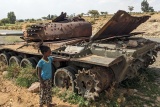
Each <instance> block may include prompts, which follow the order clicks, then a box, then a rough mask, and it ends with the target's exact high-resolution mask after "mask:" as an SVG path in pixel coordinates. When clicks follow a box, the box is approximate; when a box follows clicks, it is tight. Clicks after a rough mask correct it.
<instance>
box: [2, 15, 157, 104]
mask: <svg viewBox="0 0 160 107" xmlns="http://www.w3.org/2000/svg"><path fill="white" fill-rule="evenodd" d="M107 20H108V19H107ZM107 20H105V19H104V18H103V19H98V20H97V21H96V24H94V25H93V33H95V32H97V30H98V29H100V26H102V25H103V24H104V22H106V21H107ZM153 20H156V21H154V22H152V21H153ZM135 31H141V32H143V31H144V32H146V33H145V35H146V36H149V37H151V36H152V37H160V14H155V15H152V16H151V18H150V20H148V21H147V22H146V23H144V24H142V25H141V26H139V27H138V29H136V30H135ZM150 67H151V68H152V67H153V69H155V68H160V54H159V56H158V58H157V61H156V62H155V63H154V64H153V65H152V66H150ZM156 72H157V73H160V72H159V71H158V70H157V71H156ZM159 82H160V79H159ZM38 102H39V95H38V93H30V92H28V90H27V89H26V88H23V87H19V86H16V85H15V84H14V83H13V82H12V81H9V80H6V79H4V78H3V77H2V72H0V107H38ZM53 102H55V103H57V105H58V107H76V106H77V105H71V104H68V103H65V102H63V101H61V100H60V99H59V98H57V97H53Z"/></svg>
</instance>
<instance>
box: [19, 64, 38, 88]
mask: <svg viewBox="0 0 160 107" xmlns="http://www.w3.org/2000/svg"><path fill="white" fill-rule="evenodd" d="M36 81H38V77H37V76H36V74H35V69H32V67H27V68H23V69H22V70H21V72H20V74H19V75H18V77H17V79H16V84H17V85H19V86H23V87H27V88H28V87H29V86H31V84H32V83H34V82H36Z"/></svg>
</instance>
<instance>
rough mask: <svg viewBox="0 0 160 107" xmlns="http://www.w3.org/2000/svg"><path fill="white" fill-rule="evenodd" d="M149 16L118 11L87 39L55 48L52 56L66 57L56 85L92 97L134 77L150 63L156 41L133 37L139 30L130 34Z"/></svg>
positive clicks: (55, 76)
mask: <svg viewBox="0 0 160 107" xmlns="http://www.w3.org/2000/svg"><path fill="white" fill-rule="evenodd" d="M149 17H150V16H143V17H133V16H130V15H129V14H128V13H126V12H125V11H121V10H120V11H118V12H117V13H116V14H115V15H114V16H113V17H112V18H111V19H110V20H109V21H108V22H107V23H106V24H105V25H104V26H103V27H102V29H100V30H99V31H98V32H97V33H96V34H95V35H92V36H91V38H90V41H89V42H85V41H84V42H81V43H79V44H76V45H67V46H63V47H61V48H59V49H56V50H54V51H53V52H52V55H53V57H59V58H63V59H68V60H69V61H67V62H68V63H66V64H65V66H64V65H63V66H62V65H61V64H59V65H58V66H57V70H56V72H55V75H54V82H55V85H56V86H57V87H61V88H66V89H68V90H71V91H74V92H78V94H80V95H83V96H84V97H86V98H88V99H93V100H94V99H95V98H96V97H98V96H99V93H100V92H102V91H103V90H105V89H107V88H109V87H110V86H111V85H112V84H113V83H120V82H121V81H123V80H125V79H126V78H133V77H134V76H136V75H137V74H138V70H139V69H140V68H146V67H148V66H149V65H151V64H153V63H154V62H155V61H156V56H157V43H156V42H153V41H151V40H148V39H144V38H140V37H135V36H134V35H137V34H140V33H141V32H134V33H131V32H132V31H133V30H134V29H136V28H137V27H138V26H139V25H140V24H142V23H144V22H145V21H147V20H148V19H149Z"/></svg>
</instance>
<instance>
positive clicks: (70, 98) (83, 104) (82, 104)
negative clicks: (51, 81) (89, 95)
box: [53, 87, 90, 107]
mask: <svg viewBox="0 0 160 107" xmlns="http://www.w3.org/2000/svg"><path fill="white" fill-rule="evenodd" d="M53 95H54V96H55V95H56V96H57V97H59V98H60V99H61V100H63V101H64V102H68V103H70V104H76V105H77V104H78V105H79V107H88V106H89V103H90V102H89V101H87V100H85V99H84V98H83V97H82V96H79V95H77V94H75V93H72V92H69V91H66V90H61V89H59V88H57V87H54V88H53Z"/></svg>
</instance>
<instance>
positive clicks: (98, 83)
mask: <svg viewBox="0 0 160 107" xmlns="http://www.w3.org/2000/svg"><path fill="white" fill-rule="evenodd" d="M112 77H113V72H112V71H109V69H106V68H103V67H95V68H92V69H90V70H84V69H83V70H82V71H78V74H76V79H75V83H76V88H77V89H78V94H81V95H83V96H84V97H85V98H87V99H91V100H95V97H98V96H99V93H100V92H101V91H102V90H105V89H106V88H108V87H109V86H110V84H111V82H112V79H113V78H112Z"/></svg>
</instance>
